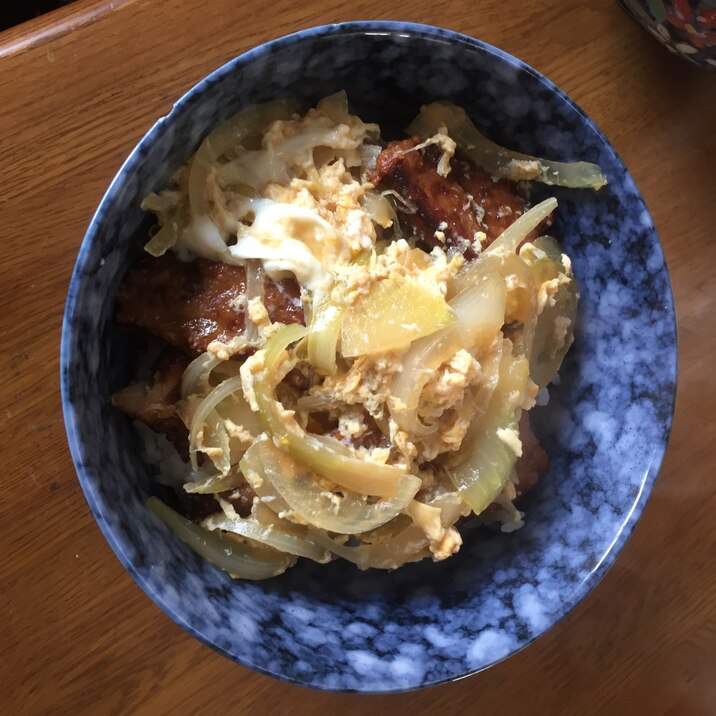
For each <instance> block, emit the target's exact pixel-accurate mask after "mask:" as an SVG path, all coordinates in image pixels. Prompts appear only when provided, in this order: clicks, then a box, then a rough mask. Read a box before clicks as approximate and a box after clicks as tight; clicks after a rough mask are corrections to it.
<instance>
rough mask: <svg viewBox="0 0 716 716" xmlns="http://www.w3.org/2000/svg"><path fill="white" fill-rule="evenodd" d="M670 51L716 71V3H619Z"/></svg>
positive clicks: (623, 0) (693, 0) (655, 0)
mask: <svg viewBox="0 0 716 716" xmlns="http://www.w3.org/2000/svg"><path fill="white" fill-rule="evenodd" d="M618 1H619V4H620V5H621V6H622V7H623V8H624V10H626V11H627V13H628V14H629V15H631V16H632V17H633V18H634V19H635V20H636V21H637V22H639V23H640V24H642V25H643V26H644V27H645V28H646V29H647V30H648V31H649V32H650V33H651V34H652V35H654V37H656V38H657V39H658V40H659V41H660V42H661V43H662V44H663V45H664V46H665V47H666V48H667V49H668V50H670V51H671V52H673V53H674V54H676V55H681V56H682V57H684V58H685V59H687V60H689V61H691V62H693V63H695V64H697V65H700V66H701V67H707V68H710V69H716V0H670V1H669V0H618Z"/></svg>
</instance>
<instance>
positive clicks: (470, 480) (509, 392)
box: [448, 341, 529, 515]
mask: <svg viewBox="0 0 716 716" xmlns="http://www.w3.org/2000/svg"><path fill="white" fill-rule="evenodd" d="M528 381H529V362H528V361H527V359H526V358H524V357H516V356H513V355H512V349H511V345H510V343H509V341H505V347H504V349H503V353H502V359H501V364H500V376H499V379H498V383H497V386H496V388H495V392H494V394H493V396H492V400H491V401H490V404H489V406H488V408H487V411H486V412H485V414H484V415H483V416H482V418H481V419H480V420H478V421H476V422H475V423H473V425H472V426H471V427H470V430H469V431H468V434H467V435H466V437H465V440H464V441H463V447H462V448H461V449H460V451H459V452H458V455H457V456H456V460H457V461H458V462H457V464H453V465H452V466H451V467H450V468H449V469H448V474H449V476H450V479H451V481H452V482H453V484H454V485H455V487H456V488H457V490H458V492H459V493H460V496H461V497H462V499H463V500H464V501H465V502H467V504H468V505H470V507H471V508H472V510H473V511H474V512H475V514H478V515H479V514H480V513H481V512H483V511H484V510H485V509H486V508H487V507H488V505H490V504H491V503H492V502H494V500H495V498H496V497H497V496H498V495H499V494H500V492H501V491H502V489H503V488H504V486H505V484H506V483H507V481H508V480H509V479H510V473H511V472H512V469H513V468H514V466H515V462H516V461H517V455H516V453H515V451H514V450H513V448H512V447H511V446H510V445H508V444H506V443H505V442H503V440H502V439H501V438H500V434H501V432H502V431H507V432H509V433H513V434H514V439H515V440H519V437H518V421H519V414H520V412H521V409H520V405H521V404H522V401H523V398H524V394H525V390H526V388H527V385H528Z"/></svg>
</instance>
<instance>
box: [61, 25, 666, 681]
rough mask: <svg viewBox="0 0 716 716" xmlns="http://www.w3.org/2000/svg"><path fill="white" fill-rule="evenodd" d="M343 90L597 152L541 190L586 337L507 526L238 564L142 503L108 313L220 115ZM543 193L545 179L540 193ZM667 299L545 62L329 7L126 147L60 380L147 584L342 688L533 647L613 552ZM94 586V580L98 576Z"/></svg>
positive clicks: (652, 239)
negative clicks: (577, 183)
mask: <svg viewBox="0 0 716 716" xmlns="http://www.w3.org/2000/svg"><path fill="white" fill-rule="evenodd" d="M296 88H300V89H301V91H303V92H304V93H305V94H306V96H307V98H308V99H317V98H320V97H322V96H325V95H328V94H329V93H332V92H335V91H336V90H338V89H340V88H346V89H347V90H348V92H349V97H350V100H351V103H352V108H353V110H354V111H356V112H357V113H359V114H360V115H361V116H362V117H363V118H364V119H366V120H370V121H378V122H380V123H381V124H382V125H383V127H384V128H386V129H387V130H388V131H395V132H398V131H399V130H400V128H401V127H404V126H405V125H406V123H407V121H408V120H409V119H410V118H411V117H413V115H415V114H416V112H417V110H418V108H419V106H420V104H421V103H424V102H427V101H431V100H435V99H439V98H447V99H450V100H452V101H454V102H456V103H457V104H459V105H462V106H463V107H465V108H466V109H467V110H468V112H469V113H470V114H471V115H472V116H473V117H474V118H475V120H476V121H477V123H478V125H479V126H480V127H481V129H483V130H484V131H485V132H486V133H487V134H488V135H489V136H491V137H492V138H493V139H495V140H496V141H498V142H501V143H503V144H506V145H509V146H511V147H514V148H518V149H520V150H522V151H525V152H529V153H534V154H538V155H544V156H549V157H552V158H561V159H565V160H570V159H585V160H588V161H592V162H597V163H599V164H600V165H601V166H602V168H603V169H604V170H605V172H606V174H607V175H608V177H609V181H610V183H609V186H608V187H606V188H604V189H602V190H601V191H600V192H599V193H594V192H590V191H570V190H557V191H550V193H554V194H556V195H557V196H558V198H559V202H560V209H559V213H558V219H557V226H556V232H557V234H558V235H559V236H560V237H561V238H562V241H563V243H564V245H565V247H566V250H567V251H568V252H569V254H570V256H571V257H572V258H573V262H574V272H575V274H576V276H577V277H578V280H579V282H580V284H581V289H582V303H581V315H580V320H579V329H578V332H577V337H576V340H575V344H574V348H573V349H572V351H571V353H570V354H569V358H568V360H567V362H566V364H565V366H564V367H563V370H562V380H561V384H560V385H559V386H558V387H556V388H553V389H552V398H551V401H550V404H549V406H548V407H547V408H543V409H540V410H539V413H538V415H539V418H538V420H537V422H538V425H537V431H538V433H539V434H540V437H541V438H542V440H543V443H544V444H545V446H546V448H547V449H548V451H549V453H550V456H551V467H550V471H549V473H548V474H547V475H546V476H545V477H544V479H543V480H542V481H541V483H540V484H539V486H538V489H536V490H535V491H534V492H533V493H532V494H531V495H529V496H528V499H527V500H526V501H525V503H524V505H523V509H525V510H526V512H527V525H526V527H525V528H524V529H522V530H520V531H518V532H515V533H513V534H509V535H507V534H502V533H499V532H491V531H488V530H486V529H485V528H480V527H477V526H474V525H473V526H467V527H466V528H465V529H464V535H463V536H464V541H465V544H464V547H463V549H462V551H461V552H460V553H459V554H458V555H457V556H456V557H454V558H452V559H449V560H447V561H445V562H441V563H438V564H433V563H431V562H429V561H428V562H423V563H420V564H414V565H409V566H406V567H404V568H402V569H400V570H398V571H396V572H393V573H387V572H382V571H373V570H371V571H368V572H360V571H358V570H357V569H355V568H354V567H353V566H352V565H349V564H346V563H340V562H336V563H332V564H330V565H327V566H320V565H314V564H311V563H303V564H301V565H299V566H297V567H296V568H294V569H292V570H289V571H288V572H287V573H286V574H285V575H283V576H281V577H279V578H276V579H273V580H269V581H267V582H260V583H251V582H233V581H232V580H231V579H230V578H229V577H228V576H227V575H226V574H223V573H222V572H219V571H217V570H216V569H214V568H213V567H211V566H210V565H208V564H206V563H204V562H202V561H201V560H200V559H198V558H197V557H196V556H195V555H194V554H193V553H192V552H191V551H190V550H189V549H188V548H186V547H185V546H184V545H183V544H182V543H181V542H179V541H177V540H176V539H175V538H174V537H173V536H172V535H171V534H170V533H169V531H168V530H167V529H166V528H165V527H164V526H163V525H162V524H160V523H159V522H158V521H157V520H156V519H155V518H154V517H153V515H152V514H151V513H150V512H149V511H148V510H147V508H146V507H145V499H146V498H147V496H148V495H149V494H150V492H151V489H152V488H151V479H150V475H149V472H148V470H147V468H146V467H145V466H144V465H143V464H142V462H141V461H140V459H139V448H138V439H137V436H136V435H135V434H134V432H133V429H132V427H131V425H130V423H129V422H128V420H127V419H126V418H125V417H124V416H123V415H121V414H120V413H118V412H117V411H115V410H113V409H112V408H111V407H110V406H109V403H108V399H107V396H108V395H109V394H110V392H111V391H112V390H114V389H116V388H117V387H119V386H122V385H124V384H125V383H126V382H127V380H128V377H129V375H128V367H127V366H128V365H129V364H131V361H132V359H133V355H134V354H135V352H136V351H137V350H138V348H137V346H132V345H131V344H130V343H128V342H127V339H126V337H124V336H123V335H121V334H120V333H118V332H117V331H116V329H115V327H114V325H113V321H112V314H113V303H114V301H113V297H114V294H115V291H116V289H117V286H118V284H119V282H120V280H121V278H122V276H123V274H124V272H125V271H126V270H127V268H128V266H129V264H130V262H131V260H132V259H133V257H134V256H135V255H136V251H137V247H139V246H140V245H141V243H142V242H143V239H144V236H145V232H146V229H147V224H146V219H145V217H144V216H143V214H142V212H141V211H140V209H139V202H140V199H141V197H143V196H144V195H145V194H146V193H147V192H149V191H150V190H154V189H157V188H159V187H162V186H163V185H164V184H165V182H166V181H167V179H168V178H169V176H170V175H171V174H172V172H173V171H174V170H175V169H177V167H179V166H180V165H181V164H182V163H183V162H184V161H185V160H186V159H187V158H188V157H189V155H190V154H191V152H192V151H193V150H194V149H195V148H196V146H197V143H198V142H199V140H200V139H201V137H202V136H203V135H205V134H206V133H207V132H208V131H209V130H210V129H211V128H212V127H214V126H215V125H216V124H217V123H219V122H220V121H221V120H223V119H224V118H226V117H228V116H229V115H232V114H234V113H235V112H236V111H237V110H239V109H241V108H242V107H244V106H246V105H250V104H254V103H257V102H263V101H265V100H268V99H269V98H272V97H276V96H282V95H286V94H289V93H295V91H296ZM536 193H537V197H536V198H540V196H541V194H544V193H545V192H540V191H538V192H536ZM675 381H676V338H675V327H674V310H673V305H672V298H671V290H670V286H669V279H668V276H667V271H666V267H665V265H664V256H663V254H662V250H661V247H660V245H659V241H658V239H657V236H656V233H655V231H654V226H653V224H652V220H651V217H650V216H649V213H648V211H647V210H646V207H645V206H644V202H643V200H642V198H641V196H640V195H639V192H638V190H637V188H636V186H635V185H634V181H633V180H632V178H631V176H629V174H628V172H627V170H626V169H625V167H624V165H623V164H622V162H621V161H620V159H619V157H618V156H617V155H616V153H615V152H614V149H613V148H612V147H611V146H610V144H609V142H608V141H607V140H606V139H605V138H604V136H603V135H602V134H601V132H600V131H599V130H598V129H597V127H596V126H595V125H594V123H593V122H592V121H591V120H590V119H589V118H588V117H587V116H586V115H585V114H584V113H583V112H582V111H581V110H580V109H579V107H577V106H576V105H575V104H574V103H573V102H572V101H571V100H570V99H569V98H568V97H567V96H566V95H565V94H564V93H563V92H561V91H560V90H559V89H558V88H557V87H555V86H554V85H553V84H552V83H551V82H550V81H549V80H547V79H545V78H544V77H543V76H542V75H540V74H539V73H537V72H535V70H533V69H531V68H530V67H528V66H526V65H525V64H523V63H522V62H520V61H519V60H516V59H515V58H514V57H511V56H510V55H508V54H506V53H504V52H502V51H500V50H498V49H495V48H494V47H490V46H489V45H486V44H484V43H482V42H479V41H477V40H474V39H472V38H469V37H466V36H464V35H459V34H456V33H454V32H449V31H446V30H440V29H437V28H434V27H428V26H424V25H412V24H405V23H397V22H365V23H350V24H345V25H332V26H327V27H319V28H314V29H311V30H306V31H303V32H299V33H296V34H294V35H290V36H288V37H284V38H281V39H279V40H276V41H274V42H270V43H268V44H265V45H262V46H261V47H258V48H256V49H254V50H252V51H250V52H247V53H246V54H244V55H241V56H240V57H238V58H236V59H235V60H233V61H231V62H229V63H228V64H227V65H225V66H224V67H221V68H220V69H218V70H216V71H215V72H213V73H212V74H211V75H209V76H208V77H207V78H206V79H204V80H202V81H201V82H200V83H199V84H198V85H197V86H196V87H194V88H193V89H192V90H191V91H190V92H188V93H187V94H186V95H185V96H184V97H182V99H180V100H179V101H178V102H177V104H176V105H175V106H174V108H173V110H172V111H171V113H170V114H169V115H168V116H166V117H164V118H162V119H160V120H159V121H158V122H157V123H156V124H155V125H154V126H153V127H152V128H151V129H150V131H149V132H148V133H147V135H146V136H145V137H144V139H142V141H141V142H140V143H139V145H138V146H137V148H136V149H135V150H134V151H133V152H132V154H131V155H130V156H129V158H128V159H127V161H126V162H125V164H124V165H123V167H122V168H121V170H120V171H119V173H118V174H117V176H116V177H115V179H114V181H113V182H112V184H111V186H110V188H109V190H108V191H107V193H106V195H105V197H104V199H103V200H102V203H101V204H100V206H99V208H98V210H97V213H96V214H95V216H94V218H93V219H92V222H91V224H90V227H89V229H88V231H87V235H86V236H85V239H84V241H83V243H82V247H81V249H80V253H79V257H78V259H77V265H76V267H75V271H74V274H73V277H72V282H71V284H70V289H69V296H68V299H67V310H66V313H65V320H64V326H63V336H62V391H63V405H64V413H65V422H66V425H67V435H68V440H69V444H70V447H71V450H72V455H73V457H74V461H75V466H76V469H77V474H78V476H79V479H80V482H81V484H82V487H83V489H84V491H85V494H86V497H87V501H88V502H89V504H90V507H91V509H92V513H93V514H94V516H95V518H96V520H97V523H98V525H99V527H100V529H101V530H102V532H103V533H104V535H105V537H106V538H107V540H108V542H109V543H110V545H111V546H112V548H113V549H114V551H115V553H116V554H117V556H118V558H119V560H120V561H121V562H122V564H123V565H124V566H125V567H126V568H127V569H128V570H129V572H130V574H131V575H132V576H133V577H134V579H135V580H136V581H137V583H138V584H139V585H140V587H141V588H142V589H143V590H144V591H145V592H146V593H147V594H148V595H149V596H150V597H151V598H152V599H153V600H154V601H155V602H156V603H157V605H158V606H159V607H160V608H161V609H163V610H164V611H165V612H166V613H167V614H168V615H169V616H170V617H171V618H172V619H174V620H175V621H176V622H177V623H178V624H180V625H181V626H183V627H184V628H185V629H186V630H187V631H188V632H189V633H191V634H193V635H194V636H196V637H197V638H198V639H200V640H201V641H203V642H204V643H206V644H208V645H210V646H212V647H213V648H215V649H216V650H217V651H219V652H220V653H222V654H224V655H225V656H227V657H229V658H231V659H234V660H235V661H237V662H239V663H240V664H243V665H244V666H247V667H250V668H252V669H256V670H257V671H260V672H263V673H265V674H270V675H272V676H276V677H278V678H281V679H285V680H287V681H291V682H295V683H299V684H303V685H306V686H313V687H318V688H322V689H333V690H338V691H361V692H387V691H403V690H407V689H414V688H418V687H421V686H428V685H430V684H437V683H440V682H444V681H449V680H451V679H455V678H458V677H461V676H465V675H466V674H470V673H473V672H476V671H479V670H480V669H484V668H486V667H488V666H490V665H491V664H494V663H495V662H497V661H500V660H501V659H504V658H505V657H507V656H509V655H510V654H513V653H514V652H516V651H517V650H519V649H521V648H522V647H524V646H525V645H526V644H529V643H530V642H531V641H532V640H533V639H535V638H536V637H538V636H539V635H540V634H542V633H544V632H545V631H546V630H547V629H549V627H550V626H552V625H553V624H554V623H555V622H557V621H558V620H559V619H560V618H561V617H562V616H563V615H564V614H566V613H567V612H568V611H569V610H570V609H572V607H574V605H575V604H576V603H577V602H578V601H579V600H580V599H582V598H583V597H584V595H585V594H587V593H588V592H589V591H590V590H591V589H592V588H593V587H594V586H595V584H596V583H597V582H598V581H599V579H600V578H601V577H602V575H603V574H604V572H605V571H606V570H607V569H608V567H609V566H610V565H611V564H612V563H613V562H614V560H615V558H616V556H617V555H618V553H619V552H620V550H621V549H622V547H623V546H624V543H625V541H626V539H627V538H628V536H629V535H630V533H631V531H632V529H633V528H634V524H635V523H636V521H637V519H638V518H639V515H640V514H641V512H642V510H643V509H644V504H645V502H646V499H647V496H648V495H649V492H650V491H651V489H652V485H653V483H654V480H655V478H656V474H657V472H658V470H659V466H660V463H661V460H662V457H663V454H664V449H665V447H666V442H667V437H668V434H669V428H670V424H671V415H672V408H673V400H674V389H675ZM91 588H92V587H91V585H89V584H88V585H87V589H91Z"/></svg>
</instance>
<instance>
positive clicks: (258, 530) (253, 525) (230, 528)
mask: <svg viewBox="0 0 716 716" xmlns="http://www.w3.org/2000/svg"><path fill="white" fill-rule="evenodd" d="M201 524H202V527H204V529H207V530H223V531H224V532H232V533H233V534H237V535H240V536H241V537H246V538H247V539H250V540H254V541H255V542H260V543H261V544H265V545H267V546H268V547H273V548H274V549H277V550H278V551H279V552H285V553H286V554H293V555H295V556H296V557H306V558H307V559H312V560H313V561H314V562H321V563H325V562H330V560H331V555H330V553H329V552H327V551H326V549H325V548H324V547H320V546H319V545H317V544H316V543H315V542H312V541H311V540H310V538H306V537H297V536H296V535H295V534H291V533H289V532H287V531H283V530H282V529H281V528H280V527H273V526H271V527H264V526H263V525H260V524H259V523H258V522H256V520H253V519H251V518H248V519H244V518H242V517H238V516H237V517H234V518H231V517H227V516H226V515H212V516H211V517H207V518H206V519H205V520H204V521H203V522H202V523H201Z"/></svg>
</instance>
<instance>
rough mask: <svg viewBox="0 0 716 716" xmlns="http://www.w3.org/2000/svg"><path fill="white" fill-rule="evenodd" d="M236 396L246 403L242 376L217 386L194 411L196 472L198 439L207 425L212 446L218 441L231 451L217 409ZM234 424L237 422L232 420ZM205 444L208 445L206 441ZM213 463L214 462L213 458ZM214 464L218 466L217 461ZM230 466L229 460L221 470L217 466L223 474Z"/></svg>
mask: <svg viewBox="0 0 716 716" xmlns="http://www.w3.org/2000/svg"><path fill="white" fill-rule="evenodd" d="M234 395H235V396H236V400H237V401H243V403H245V399H244V397H243V391H242V386H241V376H240V375H237V376H235V377H234V378H229V379H228V380H225V381H223V382H222V383H220V384H219V385H217V386H216V388H214V389H213V390H212V391H211V392H210V393H209V394H208V395H207V396H206V397H205V398H204V399H203V400H202V401H201V403H200V404H199V406H198V407H197V408H196V410H195V411H194V414H193V415H192V417H191V423H190V425H189V457H190V459H191V465H192V468H193V469H194V470H196V469H197V457H196V453H197V450H198V449H199V448H198V438H199V434H200V432H201V431H202V430H205V425H208V426H210V428H211V430H212V433H213V435H212V437H211V438H210V441H211V443H212V446H213V441H214V440H217V439H218V440H220V443H221V444H220V447H221V449H222V450H226V451H229V450H228V449H229V444H228V435H227V437H226V441H225V442H224V440H223V438H222V435H224V434H226V430H225V428H224V425H223V422H222V420H221V416H220V414H219V413H218V412H217V408H218V406H219V404H220V403H222V402H223V401H224V400H227V399H231V398H232V397H233V396H234ZM237 409H240V408H237ZM242 414H246V415H247V416H248V415H249V414H250V411H248V413H246V412H245V411H242ZM232 422H236V421H233V420H232ZM237 424H238V425H240V424H241V422H238V423H237ZM205 437H206V435H205ZM204 442H205V444H206V440H205V441H204ZM209 456H210V457H211V453H209ZM212 461H214V460H213V458H212ZM214 464H215V465H216V462H215V461H214ZM230 466H231V461H230V460H229V461H228V463H227V460H226V459H224V460H222V461H221V467H220V468H219V465H217V468H219V469H221V471H222V473H223V474H225V473H226V472H228V467H230Z"/></svg>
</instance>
